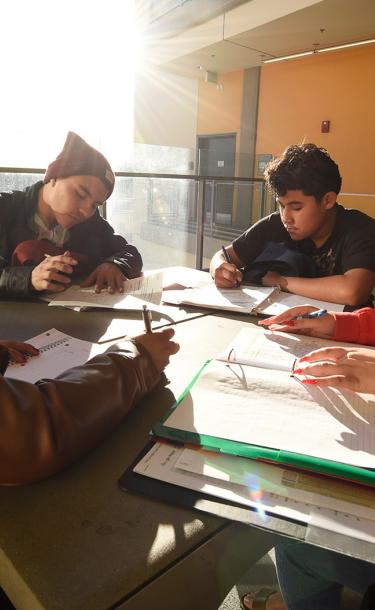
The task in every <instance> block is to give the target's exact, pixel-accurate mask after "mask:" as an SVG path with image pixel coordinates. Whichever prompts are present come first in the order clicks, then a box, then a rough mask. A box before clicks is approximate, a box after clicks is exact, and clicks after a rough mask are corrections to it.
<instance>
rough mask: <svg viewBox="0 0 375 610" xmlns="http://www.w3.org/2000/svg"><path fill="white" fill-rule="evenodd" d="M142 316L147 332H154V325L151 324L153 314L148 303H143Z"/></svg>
mask: <svg viewBox="0 0 375 610" xmlns="http://www.w3.org/2000/svg"><path fill="white" fill-rule="evenodd" d="M142 317H143V322H144V325H145V331H146V333H152V326H151V322H152V316H151V311H150V310H149V308H148V307H147V305H142Z"/></svg>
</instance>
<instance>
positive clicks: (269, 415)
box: [152, 328, 375, 485]
mask: <svg viewBox="0 0 375 610" xmlns="http://www.w3.org/2000/svg"><path fill="white" fill-rule="evenodd" d="M329 345H331V346H332V345H334V343H333V342H332V341H326V340H322V339H317V338H313V337H306V336H302V335H292V334H287V333H271V332H269V331H263V330H261V329H257V328H254V329H244V330H243V331H242V332H241V333H240V335H239V336H237V337H236V338H235V340H234V342H233V343H232V344H231V345H230V346H228V348H227V349H226V350H224V352H223V353H222V354H220V355H219V357H218V358H217V359H214V360H209V361H207V362H206V363H205V364H204V365H203V366H202V368H201V369H200V370H199V371H198V372H197V374H196V376H195V377H194V379H193V380H192V381H191V383H190V384H189V385H188V387H187V388H186V389H185V391H184V392H183V393H182V395H181V396H180V397H179V399H178V400H177V401H176V403H175V404H174V405H173V407H172V409H171V411H170V412H169V413H168V414H167V416H166V417H165V418H164V420H163V421H162V422H160V423H158V424H156V425H155V426H154V428H153V430H152V433H153V434H154V435H155V436H156V437H159V438H165V439H168V440H170V441H172V442H182V443H188V444H192V445H198V446H202V447H204V448H205V449H209V450H213V451H217V452H222V453H228V454H234V455H237V456H242V457H248V458H253V459H259V460H264V461H269V462H274V463H281V464H284V465H290V466H293V467H294V468H298V469H308V470H312V471H315V472H317V473H321V474H327V475H330V476H336V477H340V478H346V479H350V480H354V481H357V482H361V483H366V484H369V485H375V454H374V449H373V448H374V447H375V398H374V396H372V395H366V394H357V393H355V392H351V391H349V390H344V389H342V390H339V389H337V388H332V387H318V386H314V385H304V384H303V383H302V382H301V376H293V374H292V372H293V368H294V364H295V361H296V359H297V358H299V357H300V356H302V355H304V354H306V353H308V352H309V351H311V350H312V349H315V348H318V347H324V346H329ZM343 345H347V346H348V345H350V344H343Z"/></svg>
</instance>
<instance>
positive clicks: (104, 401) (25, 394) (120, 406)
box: [0, 341, 160, 485]
mask: <svg viewBox="0 0 375 610" xmlns="http://www.w3.org/2000/svg"><path fill="white" fill-rule="evenodd" d="M112 350H115V351H112ZM159 379H160V375H159V373H158V371H157V370H156V368H155V366H154V364H153V362H152V360H151V358H150V356H149V354H148V353H147V352H146V350H144V349H143V347H142V346H138V347H137V346H136V345H135V344H134V343H133V342H131V341H125V342H122V343H120V344H118V345H117V346H116V347H115V348H114V347H112V348H111V351H110V352H107V353H105V354H102V355H100V356H96V357H95V358H93V359H92V360H90V361H89V362H87V363H86V364H85V365H82V366H80V367H75V368H72V369H69V370H67V371H65V372H64V373H63V374H61V375H60V376H59V377H57V378H56V379H52V380H50V379H44V380H41V381H39V382H38V383H36V384H32V383H27V382H23V381H18V380H15V379H14V380H12V379H11V378H4V377H2V376H1V375H0V484H3V485H4V484H5V485H6V484H8V485H9V484H10V485H12V484H13V485H14V484H22V483H29V482H32V481H37V480H39V479H42V478H44V477H47V476H49V475H51V474H53V473H55V472H57V471H58V470H61V469H62V468H63V467H64V466H66V465H68V464H70V463H71V462H73V461H74V460H76V459H77V458H78V457H79V456H81V455H83V454H84V453H86V452H87V451H89V450H90V449H91V448H92V447H94V446H95V445H96V444H97V443H98V442H99V441H100V440H101V439H102V438H104V437H105V436H106V435H107V434H108V433H109V432H111V430H113V429H114V428H115V427H116V425H117V424H118V423H119V422H120V421H121V420H122V419H123V417H124V416H125V415H126V413H127V412H128V411H129V410H130V409H131V407H132V406H133V405H134V404H135V403H136V402H137V400H138V399H140V398H141V397H142V396H143V395H144V394H146V393H147V392H148V391H149V390H150V389H151V388H152V387H154V386H155V385H156V384H157V382H158V381H159Z"/></svg>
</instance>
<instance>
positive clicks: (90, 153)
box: [43, 131, 115, 197]
mask: <svg viewBox="0 0 375 610" xmlns="http://www.w3.org/2000/svg"><path fill="white" fill-rule="evenodd" d="M69 176H96V177H97V178H100V180H101V181H102V182H103V184H104V186H105V187H106V188H107V189H108V197H109V196H110V195H111V194H112V191H113V188H114V185H115V176H114V173H113V171H112V169H111V166H110V165H109V163H108V161H107V159H106V158H105V157H104V155H102V154H101V153H100V152H98V151H97V150H95V148H92V146H89V144H87V142H85V140H83V139H82V138H81V137H80V136H78V135H77V134H76V133H73V131H69V133H68V135H67V138H66V140H65V144H64V148H63V149H62V151H61V153H60V154H59V156H58V157H57V158H56V159H55V160H54V161H52V163H50V164H49V166H48V167H47V171H46V174H45V176H44V180H43V182H44V184H46V183H47V182H49V181H50V180H52V179H53V178H68V177H69Z"/></svg>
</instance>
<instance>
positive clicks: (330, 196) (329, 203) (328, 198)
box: [321, 191, 337, 210]
mask: <svg viewBox="0 0 375 610" xmlns="http://www.w3.org/2000/svg"><path fill="white" fill-rule="evenodd" d="M336 199H337V193H335V192H334V191H329V192H328V193H326V194H325V195H323V197H322V200H321V204H322V206H323V207H324V209H326V210H330V209H331V208H333V206H334V205H335V204H336Z"/></svg>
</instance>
